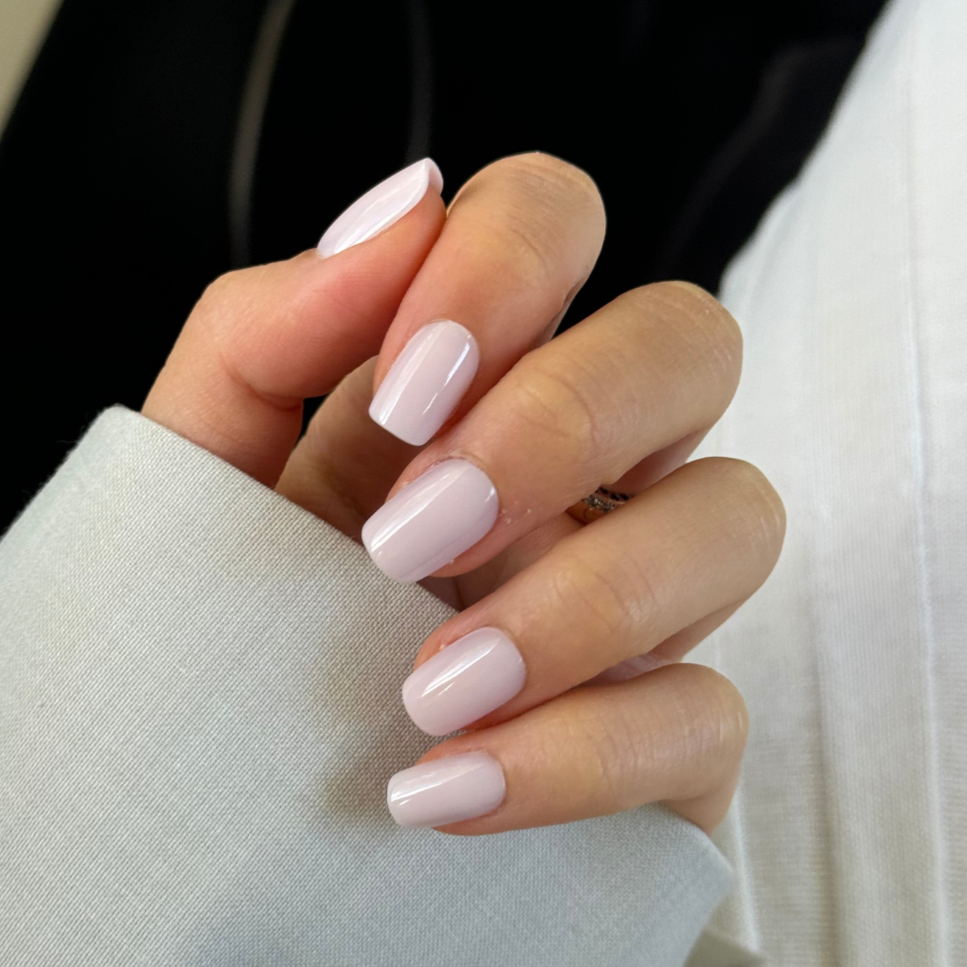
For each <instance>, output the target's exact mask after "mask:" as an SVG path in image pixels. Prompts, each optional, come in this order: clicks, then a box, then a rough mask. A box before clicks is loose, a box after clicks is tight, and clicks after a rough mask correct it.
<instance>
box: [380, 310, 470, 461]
mask: <svg viewBox="0 0 967 967" xmlns="http://www.w3.org/2000/svg"><path fill="white" fill-rule="evenodd" d="M479 362H480V353H479V351H478V349H477V341H476V340H475V339H474V338H473V335H472V333H471V332H470V330H468V329H465V328H464V327H463V326H461V325H460V323H458V322H453V321H452V320H450V319H444V320H441V321H440V322H431V323H430V324H429V325H426V326H423V328H422V329H419V330H417V331H416V332H415V333H414V334H413V335H412V336H411V337H410V341H409V342H408V343H407V344H406V345H405V346H404V347H403V351H402V352H401V353H400V354H399V356H397V357H396V360H395V361H394V363H393V365H392V366H391V367H390V371H389V372H388V373H387V374H386V376H385V377H384V379H383V382H382V383H380V386H379V389H378V390H377V391H376V395H375V396H374V397H373V402H372V403H371V404H370V407H369V415H370V416H371V417H372V418H373V419H374V420H375V421H376V422H377V423H378V424H379V425H380V426H382V427H385V428H386V429H387V430H389V432H390V433H392V434H393V435H394V436H397V437H399V438H400V439H401V440H405V441H406V442H407V443H413V444H416V445H418V446H422V445H423V444H424V443H426V442H427V441H428V440H430V439H431V438H432V437H433V436H434V434H435V433H436V432H437V430H439V429H440V427H441V426H443V424H444V423H445V422H446V421H447V418H448V417H449V416H450V414H451V413H452V412H453V410H454V408H455V407H456V405H457V403H459V402H460V400H461V399H462V397H463V394H464V393H466V391H467V387H468V386H469V385H470V384H471V382H473V377H474V374H475V373H476V372H477V366H478V365H479Z"/></svg>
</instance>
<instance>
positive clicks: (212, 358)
mask: <svg viewBox="0 0 967 967" xmlns="http://www.w3.org/2000/svg"><path fill="white" fill-rule="evenodd" d="M419 164H420V165H422V166H423V167H420V166H419V165H416V166H411V168H409V169H404V171H403V172H400V173H398V174H397V175H396V176H394V177H393V178H392V179H388V180H387V182H384V183H383V184H382V185H380V186H377V188H376V189H373V192H371V193H369V194H368V195H366V196H364V198H363V199H361V200H360V202H359V203H357V205H356V206H353V208H351V209H350V210H348V211H347V213H346V214H345V215H344V216H341V217H340V219H338V220H337V222H336V223H334V225H333V227H332V228H331V229H330V230H329V231H328V232H327V233H326V235H325V236H324V238H323V241H322V243H320V252H324V254H326V255H328V256H329V257H326V258H321V257H320V252H316V251H311V252H304V253H302V254H301V255H297V256H296V257H295V258H293V259H289V260H288V261H285V262H277V263H274V264H271V265H263V266H256V267H254V268H250V269H243V270H240V271H237V272H230V273H229V274H228V275H225V276H222V277H221V278H220V279H218V280H216V281H215V282H214V283H213V284H212V285H211V286H209V288H208V289H207V290H206V292H205V293H204V295H203V296H202V298H201V299H200V301H199V302H198V304H197V305H196V306H195V308H194V310H193V311H192V313H191V316H190V317H189V319H188V321H187V323H186V324H185V327H184V329H183V331H182V333H181V336H180V337H179V339H178V342H177V343H176V344H175V347H174V349H173V350H172V353H171V355H170V357H169V359H168V361H167V363H166V364H165V367H164V369H163V370H162V372H161V373H160V375H159V376H158V379H157V381H156V382H155V385H154V387H153V388H152V390H151V392H150V394H149V395H148V398H147V400H146V401H145V404H144V408H143V412H144V414H145V416H148V417H150V418H151V419H153V420H155V421H156V422H158V423H161V424H163V425H165V426H167V427H169V428H171V429H173V430H175V431H176V432H177V433H179V434H180V435H182V436H184V437H187V438H188V439H189V440H192V441H193V442H195V443H197V444H199V445H200V446H202V447H205V448H206V449H208V450H210V451H212V452H213V453H215V454H217V455H218V456H220V457H222V458H223V459H225V460H227V461H229V462H230V463H233V464H234V465H235V466H237V467H238V468H239V469H241V470H243V471H245V472H246V473H248V474H249V475H251V476H253V477H255V478H256V479H258V480H260V481H262V482H263V483H265V484H268V485H269V486H272V485H274V484H275V482H276V480H277V479H278V477H279V474H280V473H281V472H282V468H283V466H284V465H285V462H286V460H287V459H288V457H289V454H290V452H291V450H292V447H293V445H294V444H295V441H296V439H297V437H298V434H299V432H300V429H301V419H302V416H301V414H302V401H303V399H305V398H306V397H310V396H320V395H322V394H324V393H327V392H329V390H331V389H332V388H333V386H335V385H336V383H337V382H338V381H339V380H340V379H341V378H342V377H343V376H344V375H345V374H346V373H347V372H349V371H350V370H352V369H354V368H355V367H356V366H358V365H359V364H360V363H362V362H363V361H364V360H365V359H367V358H368V357H370V356H373V355H374V354H375V353H376V352H377V351H378V349H379V346H380V343H381V341H382V339H383V336H384V334H385V332H386V329H387V327H388V326H389V324H390V322H391V320H392V319H393V316H394V314H395V313H396V310H397V308H398V306H399V304H400V301H401V300H402V298H403V295H404V293H405V292H406V289H407V287H408V286H409V285H410V283H411V282H412V280H413V278H414V276H415V275H416V273H417V270H418V269H419V267H420V265H421V264H422V262H423V260H424V258H425V257H426V254H427V252H428V251H429V250H430V248H431V247H432V245H433V243H434V241H435V240H436V238H437V236H438V234H439V232H440V229H441V227H442V224H443V222H444V218H445V212H444V208H443V202H442V201H441V199H440V196H439V184H440V183H439V180H438V179H437V178H436V176H435V166H434V167H431V166H432V162H430V163H419ZM367 199H368V201H367ZM394 218H395V219H396V220H395V221H394V220H393V219H394ZM376 233H378V234H376ZM361 242H362V243H364V244H359V243H361ZM347 246H349V247H347Z"/></svg>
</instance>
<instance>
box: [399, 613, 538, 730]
mask: <svg viewBox="0 0 967 967" xmlns="http://www.w3.org/2000/svg"><path fill="white" fill-rule="evenodd" d="M526 677H527V669H526V668H525V667H524V659H523V658H521V656H520V652H519V651H518V650H517V649H516V648H515V647H514V643H513V642H512V641H511V640H510V639H509V638H508V637H507V636H506V635H505V634H503V632H500V631H498V630H497V629H496V628H478V629H477V630H476V631H471V632H470V634H468V635H464V636H463V637H462V638H458V639H457V640H456V641H455V642H453V643H452V644H450V645H447V647H446V648H444V649H443V650H442V651H440V652H438V653H437V654H435V655H434V656H433V657H432V658H430V659H429V660H428V661H425V662H424V663H423V664H422V665H420V667H419V668H417V670H416V671H415V672H413V674H412V675H410V677H409V678H407V680H406V681H405V682H404V683H403V705H404V706H406V711H407V712H408V713H409V715H410V718H411V719H413V721H414V722H415V723H416V724H417V725H418V726H419V727H420V728H421V729H423V731H424V732H428V733H429V734H430V735H446V734H447V733H448V732H453V731H455V730H456V729H462V728H463V727H464V726H465V725H469V724H470V723H471V722H475V721H476V720H477V719H479V718H480V717H481V716H482V715H486V714H487V713H488V712H492V711H493V710H494V709H495V708H500V706H501V705H503V704H504V702H507V701H510V699H512V698H513V697H514V696H515V695H516V694H517V693H518V692H519V691H520V690H521V689H522V688H523V687H524V679H525V678H526Z"/></svg>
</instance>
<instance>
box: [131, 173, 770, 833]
mask: <svg viewBox="0 0 967 967" xmlns="http://www.w3.org/2000/svg"><path fill="white" fill-rule="evenodd" d="M604 224H605V220H604V211H603V206H602V202H601V199H600V197H599V195H598V192H597V189H596V188H595V186H594V184H593V182H592V181H591V180H590V179H589V178H588V177H587V175H585V174H584V173H583V172H581V171H579V170H578V169H576V168H574V167H572V166H570V165H568V164H566V163H564V162H562V161H560V160H557V159H555V158H552V157H549V156H547V155H540V154H530V155H522V156H518V157H512V158H506V159H504V160H501V161H498V162H496V163H494V164H492V165H490V166H489V167H487V168H485V169H483V170H482V171H481V172H479V173H478V174H477V175H475V176H474V177H473V178H472V179H470V181H468V182H467V183H466V184H465V185H464V186H463V187H462V188H461V190H460V191H459V193H458V194H457V196H456V198H455V199H454V200H453V202H452V204H451V206H450V210H449V214H448V215H447V213H446V212H445V211H444V206H443V202H442V201H441V198H440V181H439V178H438V175H437V173H436V169H435V166H433V165H432V162H422V163H418V164H417V165H414V166H412V167H411V168H409V169H406V170H404V172H401V173H399V174H398V175H396V176H394V178H393V179H389V180H388V181H387V182H384V183H383V184H382V185H380V186H377V188H376V189H374V190H373V191H372V192H371V193H369V195H367V196H364V198H363V199H361V200H360V202H358V203H356V205H355V206H353V207H352V208H351V209H349V210H348V211H347V213H345V214H344V215H343V216H341V217H340V219H339V220H338V221H337V222H336V223H335V224H334V225H333V227H332V228H331V229H330V230H329V231H328V232H327V233H326V235H325V236H324V237H323V240H322V242H321V243H320V250H319V252H316V251H310V252H305V253H303V254H301V255H298V256H296V257H295V258H293V259H290V260H288V261H285V262H279V263H275V264H272V265H265V266H258V267H254V268H250V269H245V270H242V271H238V272H232V273H229V274H228V275H225V276H223V277H222V278H220V279H218V280H216V281H215V282H214V283H213V284H212V285H211V286H210V287H209V289H208V290H207V291H206V292H205V294H204V295H203V296H202V298H201V300H200V301H199V303H198V305H197V306H196V307H195V309H194V311H193V312H192V314H191V316H190V318H189V319H188V322H187V323H186V325H185V328H184V330H183V332H182V334H181V336H180V338H179V340H178V342H177V344H176V345H175V347H174V350H173V352H172V354H171V356H170V358H169V360H168V362H167V364H166V365H165V367H164V369H163V370H162V372H161V374H160V375H159V377H158V380H157V382H156V383H155V386H154V387H153V389H152V390H151V393H150V395H149V396H148V399H147V401H146V403H145V405H144V414H145V415H146V416H148V417H150V418H151V419H153V420H155V421H157V422H158V423H161V424H164V425H166V426H168V427H170V428H171V429H173V430H175V431H176V432H178V433H179V434H181V435H182V436H184V437H187V438H188V439H189V440H192V441H194V442H195V443H197V444H199V445H200V446H202V447H205V448H207V449H208V450H210V451H212V452H213V453H215V454H217V455H218V456H220V457H222V458H223V459H225V460H227V461H229V462H230V463H233V464H235V465H236V466H237V467H239V468H240V469H242V470H243V471H245V472H246V473H248V474H250V475H251V476H253V477H254V478H256V479H257V480H260V481H261V482H262V483H264V484H266V485H268V486H270V487H275V488H276V489H277V490H278V491H279V492H280V493H282V494H284V495H285V496H286V497H288V498H289V499H291V500H293V501H295V502H296V503H298V504H300V505H302V506H303V507H305V508H307V509H308V510H310V511H312V512H313V513H315V514H317V515H318V516H320V517H321V518H323V519H324V520H326V521H329V522H330V523H331V524H333V525H335V526H336V527H338V528H340V529H341V530H343V531H344V532H345V533H346V534H349V535H350V536H352V537H353V538H356V539H357V540H359V539H360V538H361V537H362V538H363V539H364V542H365V544H366V546H367V549H368V550H369V552H370V554H371V555H372V557H373V559H374V560H375V561H376V563H377V564H378V565H379V566H380V567H381V568H383V570H385V571H386V572H387V573H388V574H390V575H391V576H392V577H395V578H396V579H399V580H407V581H414V580H420V581H422V582H423V584H424V586H426V587H428V588H430V589H432V590H433V591H434V593H436V594H438V595H439V596H440V597H442V598H444V599H445V600H447V601H449V602H450V603H451V604H453V605H454V606H455V607H456V608H458V609H459V612H458V614H457V615H456V616H454V617H453V618H452V619H450V620H449V621H447V622H446V623H444V624H443V625H442V626H441V627H439V628H438V629H436V631H434V633H433V634H432V635H430V637H429V638H428V639H427V640H426V641H425V642H424V643H423V645H422V648H421V649H420V651H419V654H418V655H417V658H416V666H417V667H416V671H415V672H414V674H413V675H412V676H411V677H410V679H409V680H408V681H407V683H406V685H405V687H404V699H405V703H406V706H407V709H408V711H409V712H410V715H411V716H412V717H413V718H414V720H415V721H416V723H417V724H418V725H420V726H421V727H423V728H424V729H425V730H426V731H428V732H429V733H430V734H431V735H445V734H447V733H449V732H452V731H455V730H458V729H468V731H466V732H464V733H463V734H461V735H458V736H456V737H453V738H449V739H447V740H445V741H443V742H441V743H440V744H438V745H437V746H435V747H434V748H433V749H431V750H430V751H429V752H428V753H426V755H425V756H424V757H423V758H422V759H421V760H420V762H419V763H418V764H417V765H416V766H415V767H413V768H410V769H406V770H404V771H403V772H401V773H399V774H398V775H397V776H394V777H393V779H392V780H391V781H390V789H389V804H390V809H391V811H392V813H393V815H394V817H395V818H396V819H397V821H398V822H400V823H402V824H404V825H423V826H435V827H437V828H442V829H444V830H445V831H446V832H452V833H461V834H478V833H493V832H500V831H504V830H508V829H517V828H522V827H529V826H539V825H546V824H550V823H563V822H570V821H572V820H577V819H583V818H586V817H589V816H596V815H602V814H606V813H612V812H616V811H619V810H623V809H629V808H632V807H635V806H639V805H642V804H644V803H648V802H655V801H657V802H662V803H664V804H665V805H667V806H668V807H669V808H671V809H673V810H676V811H677V812H679V813H680V814H681V815H682V816H684V817H686V818H687V819H689V820H691V821H692V822H694V823H696V824H697V825H699V826H700V827H702V828H703V829H705V830H706V831H709V830H711V829H712V828H713V827H714V826H715V825H716V824H717V823H718V822H720V821H721V819H722V818H723V816H724V815H725V812H726V810H727V808H728V805H729V802H730V800H731V797H732V794H733V792H734V789H735V785H736V782H737V779H738V774H739V766H740V760H741V756H742V750H743V747H744V743H745V736H746V728H747V721H746V712H745V708H744V705H743V703H742V699H741V697H740V696H739V694H738V692H737V691H736V689H735V688H734V687H733V686H732V685H731V683H729V682H728V681H727V680H726V679H724V678H723V677H722V676H720V675H718V674H717V673H715V672H713V671H712V670H710V669H708V668H706V667H704V666H700V665H687V664H682V663H681V662H680V659H681V658H682V657H683V656H684V655H685V654H686V653H687V652H688V651H689V650H690V649H691V648H693V647H694V646H695V645H696V644H697V643H698V642H700V641H701V640H702V639H703V638H705V636H706V635H708V634H709V633H710V632H712V631H713V630H714V629H715V628H717V627H718V626H719V625H720V624H721V623H722V622H723V621H725V620H726V619H727V618H728V617H729V616H730V615H731V614H732V613H733V612H735V611H736V609H737V608H738V607H740V605H741V604H742V603H743V602H745V601H746V600H747V599H748V598H749V596H750V595H751V594H753V593H754V592H755V590H756V589H757V588H758V587H759V586H760V585H761V584H762V583H763V581H764V580H765V579H766V577H767V576H768V574H769V573H770V571H771V570H772V568H773V566H774V564H775V562H776V560H777V558H778V555H779V551H780V548H781V545H782V540H783V536H784V531H785V517H784V510H783V506H782V502H781V500H780V499H779V497H778V495H777V494H776V492H775V490H774V489H773V488H772V486H771V485H770V484H769V482H768V481H767V480H766V479H765V477H764V476H763V475H762V473H761V472H760V471H759V470H757V469H756V468H755V467H753V466H751V465H749V464H747V463H744V462H742V461H739V460H733V459H725V458H707V459H703V460H697V461H694V462H692V463H686V462H685V461H686V460H687V459H688V457H689V455H690V454H691V453H692V451H693V450H694V449H695V447H696V446H697V445H698V444H699V442H700V441H701V440H702V438H703V437H704V436H705V434H706V433H707V432H708V430H709V429H710V428H711V427H712V426H713V425H714V424H715V422H716V421H717V420H718V419H719V418H720V417H721V415H722V414H723V412H724V411H725V409H726V407H727V406H728V404H729V402H730V400H731V399H732V396H733V394H734V392H735V389H736V386H737V384H738V379H739V373H740V369H741V354H742V338H741V334H740V330H739V328H738V326H737V325H736V323H735V322H734V320H733V319H732V318H731V317H730V316H729V314H728V313H727V312H726V311H725V310H724V309H723V308H722V307H721V306H720V305H719V304H718V303H717V302H716V301H715V300H714V299H713V298H712V297H711V296H709V295H708V294H707V293H705V292H704V291H702V290H701V289H698V288H696V287H695V286H692V285H689V284H687V283H681V282H667V283H661V284H657V285H650V286H645V287H643V288H640V289H636V290H634V291H631V292H628V293H625V294H624V295H622V296H620V297H619V298H617V299H615V300H614V301H613V302H612V303H610V304H609V305H607V306H605V307H604V308H602V309H600V310H599V311H598V312H596V313H594V315H592V316H591V317H589V318H588V319H585V320H584V321H583V322H581V323H580V324H578V325H577V326H575V327H573V328H571V329H570V330H569V331H568V332H566V333H564V334H563V335H561V336H560V337H559V338H557V339H554V340H553V341H551V339H550V337H551V336H552V335H553V332H554V330H555V328H556V326H557V325H558V323H559V322H560V319H561V317H562V316H563V314H564V312H565V311H566V309H567V306H568V304H569V302H570V300H571V299H572V298H573V296H574V294H575V293H576V292H577V291H578V289H579V288H580V286H581V285H582V284H583V282H584V281H585V280H586V279H587V277H588V275H589V273H590V272H591V270H592V267H593V265H594V263H595V260H596V259H597V256H598V253H599V250H600V247H601V243H602V240H603V237H604ZM320 254H321V255H323V256H324V257H320ZM441 322H443V324H439V323H441ZM434 323H438V324H437V325H431V324H434ZM425 327H428V328H425ZM411 340H412V341H411ZM377 354H378V357H377ZM373 357H376V358H373ZM374 387H375V388H376V389H377V395H376V398H375V401H374V399H373V390H374ZM325 393H331V395H330V396H329V398H328V399H327V400H326V402H325V404H324V405H323V406H322V407H321V408H320V410H319V411H318V413H317V414H316V415H315V417H314V418H313V420H312V422H311V424H310V426H309V428H308V431H307V432H306V434H305V435H304V436H303V438H302V439H301V440H300V439H299V433H300V428H301V413H302V401H303V399H305V398H307V397H313V396H320V395H322V394H325ZM371 404H372V412H373V417H371V416H370V414H369V412H368V410H369V408H370V406H371ZM374 417H375V419H374ZM377 419H378V420H379V421H380V422H381V423H383V424H384V425H385V428H384V426H381V425H380V424H379V423H377V422H376V420H377ZM388 430H390V431H392V432H387V431H388ZM401 438H402V439H401ZM405 440H408V441H410V442H404V441H405ZM427 441H430V442H427ZM423 444H426V445H425V446H423ZM421 447H422V448H421ZM602 484H605V485H608V486H610V487H611V489H614V490H617V491H620V492H622V493H630V494H634V495H635V496H634V497H633V498H632V499H631V500H630V501H628V502H627V503H626V504H625V505H624V506H622V507H620V508H619V509H617V510H615V511H614V512H613V513H610V514H608V515H607V516H605V517H603V518H601V519H600V520H596V521H594V522H593V523H590V524H581V523H579V522H578V521H577V520H575V519H574V517H572V516H570V515H569V514H568V513H566V512H565V511H566V509H567V508H568V507H569V506H570V505H572V504H574V503H575V502H576V501H579V500H580V499H581V498H583V497H585V496H586V495H588V494H590V493H592V492H593V491H595V490H596V488H598V486H599V485H602ZM404 487H406V488H407V489H406V490H403V489H402V488H404ZM384 501H385V503H384ZM367 521H368V523H366V522H367ZM364 524H366V527H365V528H364ZM640 656H644V657H640ZM632 676H636V677H632Z"/></svg>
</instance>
